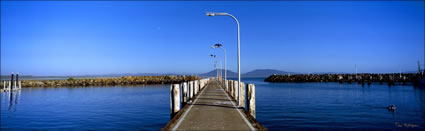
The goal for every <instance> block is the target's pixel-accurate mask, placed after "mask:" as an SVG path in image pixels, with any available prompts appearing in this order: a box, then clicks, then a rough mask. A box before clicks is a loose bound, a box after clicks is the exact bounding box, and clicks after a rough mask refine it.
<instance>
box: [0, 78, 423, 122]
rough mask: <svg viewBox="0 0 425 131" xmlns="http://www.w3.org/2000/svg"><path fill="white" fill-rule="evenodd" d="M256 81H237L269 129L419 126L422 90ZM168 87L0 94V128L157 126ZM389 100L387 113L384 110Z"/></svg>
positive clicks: (163, 117) (164, 114)
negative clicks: (249, 91) (249, 86)
mask: <svg viewBox="0 0 425 131" xmlns="http://www.w3.org/2000/svg"><path fill="white" fill-rule="evenodd" d="M263 80H264V78H245V79H243V81H245V82H247V83H254V84H255V85H256V95H257V120H258V121H259V122H260V123H261V124H263V125H264V126H265V127H267V128H268V129H269V130H279V129H280V130H282V129H297V130H299V129H301V130H302V129H392V130H404V129H413V130H423V129H424V126H425V90H424V89H416V88H413V87H412V86H393V87H391V88H389V87H388V86H386V85H378V84H374V85H371V86H370V87H369V86H367V85H366V86H365V87H361V86H360V85H357V84H342V85H340V84H338V83H267V82H263ZM168 91H169V86H168V85H155V86H152V85H149V86H131V87H89V88H24V89H23V90H22V91H20V92H18V93H15V94H12V97H10V95H9V94H5V93H2V94H1V128H3V129H10V128H13V129H16V128H19V129H79V130H80V129H81V130H88V129H99V130H102V129H113V130H116V129H123V130H128V129H137V130H159V129H161V128H162V127H163V126H164V125H165V124H166V123H167V122H168V120H169V119H170V116H169V112H170V111H169V94H168ZM391 104H395V105H396V107H397V110H396V111H395V112H390V111H388V110H387V109H386V107H387V106H388V105H391ZM412 126H413V128H412Z"/></svg>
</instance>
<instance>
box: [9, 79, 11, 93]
mask: <svg viewBox="0 0 425 131" xmlns="http://www.w3.org/2000/svg"><path fill="white" fill-rule="evenodd" d="M10 91H12V82H11V81H9V92H10Z"/></svg>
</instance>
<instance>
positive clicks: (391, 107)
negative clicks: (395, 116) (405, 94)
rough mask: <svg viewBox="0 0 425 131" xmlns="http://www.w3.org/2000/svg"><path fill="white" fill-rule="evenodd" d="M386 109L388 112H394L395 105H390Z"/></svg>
mask: <svg viewBox="0 0 425 131" xmlns="http://www.w3.org/2000/svg"><path fill="white" fill-rule="evenodd" d="M387 109H388V110H389V111H392V112H394V111H395V109H396V108H395V105H394V104H392V105H390V106H388V107H387Z"/></svg>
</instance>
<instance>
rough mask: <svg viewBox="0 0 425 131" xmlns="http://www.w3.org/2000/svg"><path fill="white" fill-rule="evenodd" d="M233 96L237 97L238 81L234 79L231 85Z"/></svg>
mask: <svg viewBox="0 0 425 131" xmlns="http://www.w3.org/2000/svg"><path fill="white" fill-rule="evenodd" d="M233 98H234V99H235V100H237V99H238V81H235V82H234V85H233Z"/></svg>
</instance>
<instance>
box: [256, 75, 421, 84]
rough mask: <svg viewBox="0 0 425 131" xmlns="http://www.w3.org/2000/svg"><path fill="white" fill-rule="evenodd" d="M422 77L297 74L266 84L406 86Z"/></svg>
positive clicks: (283, 76) (280, 77) (266, 80)
mask: <svg viewBox="0 0 425 131" xmlns="http://www.w3.org/2000/svg"><path fill="white" fill-rule="evenodd" d="M421 77H422V76H421V75H419V74H416V73H404V74H368V73H363V74H295V75H289V74H288V75H277V74H274V75H271V76H269V77H267V78H266V79H265V80H264V81H265V82H339V83H342V82H347V83H354V82H357V83H359V84H363V85H364V84H365V83H367V84H368V85H370V84H371V83H372V82H379V83H380V84H383V83H387V84H388V85H395V84H396V83H400V84H402V85H406V83H408V82H413V83H417V82H418V80H419V78H421Z"/></svg>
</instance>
